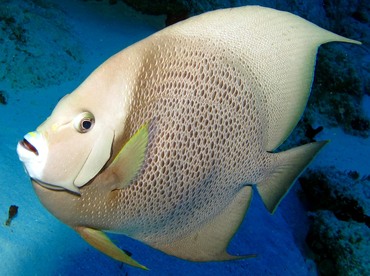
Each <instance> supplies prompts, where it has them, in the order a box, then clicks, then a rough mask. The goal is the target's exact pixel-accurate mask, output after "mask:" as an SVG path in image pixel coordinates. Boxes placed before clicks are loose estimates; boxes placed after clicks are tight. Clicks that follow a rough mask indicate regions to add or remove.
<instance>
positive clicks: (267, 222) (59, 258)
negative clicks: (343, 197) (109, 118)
mask: <svg viewBox="0 0 370 276" xmlns="http://www.w3.org/2000/svg"><path fill="white" fill-rule="evenodd" d="M55 2H61V3H60V5H62V9H63V10H65V13H66V17H67V18H68V20H69V21H70V22H69V24H71V25H72V26H73V31H74V32H76V34H77V36H78V37H79V39H80V41H81V43H82V47H83V58H84V63H83V65H82V70H81V74H80V75H77V76H76V77H75V80H73V81H66V82H62V84H61V85H54V86H51V87H50V86H49V87H46V88H41V89H40V88H37V89H22V90H15V91H13V90H12V88H11V87H7V85H8V84H6V83H0V85H1V88H2V89H3V90H6V91H7V93H8V103H7V104H6V105H0V112H1V116H0V126H1V131H0V141H1V142H0V143H1V147H0V214H1V220H2V221H3V222H2V225H1V227H0V275H230V274H233V275H316V272H315V266H314V264H313V262H312V261H311V260H309V259H307V257H305V252H306V248H305V246H304V237H305V233H306V231H307V229H306V227H307V218H306V213H305V211H304V210H303V208H302V206H301V204H300V203H299V201H298V197H297V195H296V192H295V190H296V188H297V186H298V185H296V188H295V189H293V190H292V191H291V192H290V193H289V195H288V196H287V197H286V198H285V200H284V201H283V202H282V204H281V205H280V207H279V209H278V210H277V212H276V213H275V215H274V216H271V215H270V214H269V213H268V212H267V211H266V210H265V209H264V207H263V205H262V202H261V200H260V199H259V198H258V196H255V197H254V199H253V201H252V204H251V206H250V209H249V212H248V213H247V216H246V218H245V220H244V222H243V224H242V226H241V228H240V229H239V231H238V232H237V234H236V236H235V237H234V239H233V240H232V242H231V244H230V247H229V252H230V253H233V254H240V255H243V254H257V255H258V256H257V257H256V258H252V259H245V260H239V261H230V262H210V263H193V262H188V261H184V260H180V259H177V258H175V257H172V256H167V255H166V254H163V253H161V252H159V251H157V250H154V249H151V248H149V247H148V246H145V245H143V244H141V243H139V242H136V241H132V240H130V239H128V238H125V237H124V236H120V235H111V237H112V239H113V240H114V241H115V242H116V243H117V244H118V245H119V246H121V247H122V248H124V249H127V250H128V251H130V252H132V253H133V257H134V258H135V259H137V260H138V261H139V262H141V263H142V264H144V265H146V266H147V267H149V268H150V271H149V272H146V271H142V270H139V269H136V268H132V267H128V266H126V265H122V264H120V263H118V262H116V261H114V260H112V259H110V258H108V257H106V256H105V255H103V254H102V253H100V252H98V251H96V250H95V249H93V248H92V247H90V246H89V245H88V244H87V243H85V242H84V241H83V240H82V239H81V238H80V237H79V236H78V234H76V233H75V232H74V231H73V230H72V229H70V228H69V227H68V226H66V225H64V224H63V223H61V222H59V221H58V220H57V219H56V218H54V217H53V216H52V215H51V214H49V213H48V212H47V211H46V209H44V208H43V206H42V205H41V204H40V202H39V200H38V198H37V197H36V195H35V194H34V191H33V189H32V186H31V183H30V181H29V179H28V177H27V175H26V174H25V173H24V170H23V167H22V164H21V163H20V162H19V160H18V156H17V154H16V145H17V141H18V140H20V139H22V137H23V135H24V134H25V133H27V132H28V131H32V130H34V129H35V128H36V127H37V126H38V125H39V124H40V123H41V122H42V121H44V120H45V119H46V117H47V116H48V115H49V114H50V112H51V111H52V109H53V107H54V106H55V104H56V103H57V101H58V100H59V99H60V98H61V97H62V96H63V95H64V94H66V93H69V92H71V91H73V90H74V88H76V87H77V86H78V84H79V83H81V81H82V80H83V79H84V78H86V77H87V76H88V74H89V73H90V72H91V71H92V70H93V69H95V68H96V67H97V66H98V65H99V64H101V63H102V62H103V61H104V60H106V59H107V58H108V57H109V56H111V55H113V54H115V53H116V52H118V51H119V50H121V49H123V48H125V47H126V46H128V45H130V44H132V43H134V42H135V41H138V40H139V39H141V38H144V37H146V36H148V35H150V34H151V33H153V32H155V31H157V30H159V29H160V28H161V27H162V26H163V17H147V16H141V15H140V14H138V13H135V12H133V11H132V10H130V11H128V12H127V7H126V6H124V5H123V4H121V3H119V4H118V5H115V6H109V5H108V3H105V2H108V1H105V2H104V3H102V2H100V3H99V2H95V1H92V2H80V1H55ZM39 31H40V32H46V31H47V30H42V29H40V30H39ZM45 37H47V34H45ZM0 54H1V53H0ZM35 66H37V65H35ZM55 66H58V60H55ZM107 96H109V95H107ZM364 104H366V105H367V107H366V109H367V110H370V99H369V98H365V101H364ZM107 112H109V111H107ZM317 138H318V140H320V139H331V141H332V142H331V143H330V144H329V146H327V148H325V150H323V152H322V153H321V154H320V155H319V157H318V158H317V160H315V162H314V163H313V164H312V165H311V166H313V167H314V166H335V167H337V168H339V169H341V170H357V171H358V172H360V174H368V172H369V163H368V157H369V156H370V140H369V139H364V138H358V137H353V136H349V135H346V134H344V133H343V132H342V131H341V130H340V129H328V128H325V129H324V131H323V132H322V133H320V135H319V137H317ZM12 204H15V205H17V206H19V213H18V215H17V216H16V217H15V218H14V219H13V221H12V223H11V226H10V227H8V226H5V224H4V222H5V220H6V218H7V216H8V208H9V206H10V205H12Z"/></svg>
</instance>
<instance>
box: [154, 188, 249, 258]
mask: <svg viewBox="0 0 370 276" xmlns="http://www.w3.org/2000/svg"><path fill="white" fill-rule="evenodd" d="M251 197H252V188H251V187H250V186H245V187H243V188H242V189H241V190H240V191H239V193H238V194H236V195H235V197H234V199H233V200H232V202H231V203H230V204H229V206H227V207H226V208H225V209H224V210H223V211H222V213H220V214H219V215H218V216H217V217H215V218H213V220H211V221H210V222H209V223H207V224H206V225H203V227H201V228H200V229H198V230H196V231H194V232H192V233H189V234H188V235H187V236H186V237H184V238H182V239H180V240H176V241H173V242H171V243H168V244H160V245H158V244H151V246H153V247H155V248H157V249H159V250H161V251H163V252H165V253H167V254H170V255H174V256H176V257H179V258H182V259H186V260H190V261H223V260H233V259H242V258H248V257H255V255H247V256H232V255H230V254H228V253H227V252H226V248H227V246H228V244H229V242H230V240H231V238H232V237H233V235H234V234H235V232H236V231H237V229H238V228H239V226H240V224H241V222H242V220H243V218H244V215H245V213H246V212H247V209H248V207H249V203H250V200H251Z"/></svg>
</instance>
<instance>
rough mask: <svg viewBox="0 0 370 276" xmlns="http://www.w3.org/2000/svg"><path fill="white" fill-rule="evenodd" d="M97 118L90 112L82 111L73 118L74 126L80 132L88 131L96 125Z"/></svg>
mask: <svg viewBox="0 0 370 276" xmlns="http://www.w3.org/2000/svg"><path fill="white" fill-rule="evenodd" d="M94 123H95V118H94V115H93V114H92V113H90V112H82V113H81V114H79V115H78V116H77V117H76V118H75V119H74V120H73V126H74V128H75V129H76V130H77V131H78V132H80V133H86V132H88V131H89V130H91V129H92V128H93V126H94Z"/></svg>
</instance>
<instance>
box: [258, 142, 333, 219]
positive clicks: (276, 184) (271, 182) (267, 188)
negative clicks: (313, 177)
mask: <svg viewBox="0 0 370 276" xmlns="http://www.w3.org/2000/svg"><path fill="white" fill-rule="evenodd" d="M327 143H328V141H322V142H315V143H310V144H306V145H303V146H299V147H296V148H293V149H290V150H287V151H284V152H280V153H275V154H277V155H278V156H277V159H278V160H280V162H279V163H280V164H281V165H279V166H278V167H276V168H275V169H274V170H273V171H272V173H271V174H270V176H269V177H268V178H266V179H264V180H263V181H262V182H260V183H258V184H257V190H258V192H259V194H260V195H261V198H262V200H263V203H264V204H265V206H266V208H267V209H268V210H269V211H270V212H271V213H274V212H275V210H276V208H277V206H278V205H279V203H280V201H281V200H282V199H283V197H284V196H285V194H286V193H287V192H288V191H289V189H290V187H291V186H292V185H293V184H294V182H295V180H296V179H297V178H298V176H299V175H300V174H301V173H302V172H303V170H304V169H305V168H306V167H307V166H308V164H309V163H310V162H311V161H312V160H313V159H314V158H315V156H316V155H317V154H318V153H319V151H320V150H321V149H322V148H323V147H324V146H325V145H326V144H327Z"/></svg>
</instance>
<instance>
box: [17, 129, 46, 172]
mask: <svg viewBox="0 0 370 276" xmlns="http://www.w3.org/2000/svg"><path fill="white" fill-rule="evenodd" d="M17 153H18V156H19V160H21V161H22V162H23V163H24V166H25V168H26V170H27V172H28V174H29V176H30V177H32V178H38V177H40V175H41V174H42V171H43V168H44V166H45V163H46V159H47V154H48V144H47V141H46V139H45V137H44V136H43V135H42V134H41V133H40V132H38V131H33V132H29V133H27V134H26V135H25V136H24V138H23V140H21V141H19V142H18V145H17Z"/></svg>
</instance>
